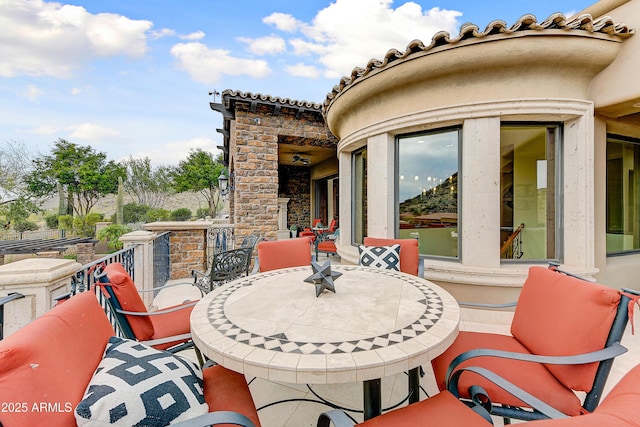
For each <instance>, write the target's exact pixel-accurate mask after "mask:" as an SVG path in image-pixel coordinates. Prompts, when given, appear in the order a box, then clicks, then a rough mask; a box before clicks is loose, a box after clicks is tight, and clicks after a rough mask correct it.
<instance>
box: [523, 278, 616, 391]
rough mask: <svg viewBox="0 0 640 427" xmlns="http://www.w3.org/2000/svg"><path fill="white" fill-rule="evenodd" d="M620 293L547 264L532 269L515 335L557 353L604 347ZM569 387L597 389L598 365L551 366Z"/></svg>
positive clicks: (539, 348) (537, 350)
mask: <svg viewBox="0 0 640 427" xmlns="http://www.w3.org/2000/svg"><path fill="white" fill-rule="evenodd" d="M619 302H620V293H619V292H618V291H617V290H615V289H613V288H609V287H607V286H602V285H598V284H595V283H590V282H586V281H584V280H581V279H577V278H575V277H571V276H567V275H566V274H562V273H558V272H555V271H552V270H550V269H548V268H544V267H537V266H536V267H530V268H529V275H528V277H527V280H526V281H525V283H524V286H523V287H522V292H521V293H520V297H519V299H518V304H517V306H516V311H515V314H514V318H513V322H512V323H511V334H512V335H513V336H514V337H515V338H516V339H517V340H518V341H519V342H520V343H522V344H523V345H524V346H525V347H526V348H527V349H529V351H530V352H531V353H534V354H543V355H551V356H561V355H572V354H580V353H588V352H590V351H595V350H599V349H602V348H604V345H605V343H606V341H607V336H608V335H609V331H610V329H611V325H612V324H613V319H614V317H615V315H616V310H617V307H618V304H619ZM547 368H548V369H549V370H550V371H551V372H552V373H553V374H554V375H555V376H556V377H557V378H558V379H559V380H560V382H562V383H563V384H564V385H565V386H566V387H568V388H571V389H573V390H580V391H585V392H588V391H589V390H591V387H592V385H593V381H594V378H595V374H596V370H597V368H598V363H591V364H586V365H573V366H563V365H547Z"/></svg>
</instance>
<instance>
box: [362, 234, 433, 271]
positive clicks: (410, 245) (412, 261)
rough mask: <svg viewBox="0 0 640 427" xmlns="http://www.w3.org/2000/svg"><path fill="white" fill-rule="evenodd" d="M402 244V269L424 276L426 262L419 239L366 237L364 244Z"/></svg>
mask: <svg viewBox="0 0 640 427" xmlns="http://www.w3.org/2000/svg"><path fill="white" fill-rule="evenodd" d="M394 244H399V245H400V271H402V272H404V273H408V274H413V275H414V276H418V277H424V264H423V263H422V260H421V259H420V248H419V247H418V240H417V239H383V238H378V237H365V238H364V246H390V245H394Z"/></svg>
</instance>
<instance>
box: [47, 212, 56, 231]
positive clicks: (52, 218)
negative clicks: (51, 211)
mask: <svg viewBox="0 0 640 427" xmlns="http://www.w3.org/2000/svg"><path fill="white" fill-rule="evenodd" d="M44 221H45V223H46V224H47V228H48V229H50V230H55V229H56V228H58V215H47V216H45V217H44Z"/></svg>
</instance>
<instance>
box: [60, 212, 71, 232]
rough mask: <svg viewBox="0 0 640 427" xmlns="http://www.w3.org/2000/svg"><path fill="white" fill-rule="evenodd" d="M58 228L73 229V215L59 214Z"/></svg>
mask: <svg viewBox="0 0 640 427" xmlns="http://www.w3.org/2000/svg"><path fill="white" fill-rule="evenodd" d="M58 228H60V230H73V217H72V216H71V215H59V216H58Z"/></svg>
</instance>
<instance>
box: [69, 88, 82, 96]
mask: <svg viewBox="0 0 640 427" xmlns="http://www.w3.org/2000/svg"><path fill="white" fill-rule="evenodd" d="M80 92H82V90H81V89H80V88H77V87H74V88H71V95H74V96H75V95H79V94H80Z"/></svg>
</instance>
